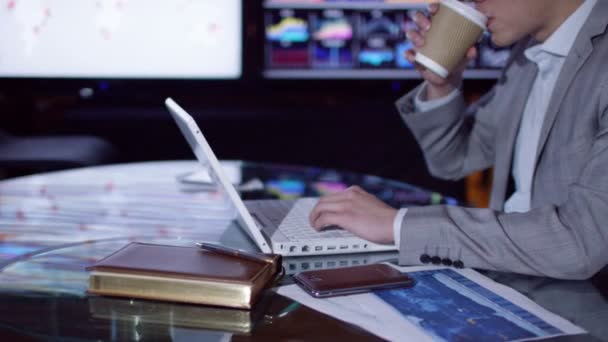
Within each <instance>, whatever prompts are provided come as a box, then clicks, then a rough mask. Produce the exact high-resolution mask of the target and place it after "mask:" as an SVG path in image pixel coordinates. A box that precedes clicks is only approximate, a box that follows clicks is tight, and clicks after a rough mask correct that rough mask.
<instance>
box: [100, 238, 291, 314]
mask: <svg viewBox="0 0 608 342" xmlns="http://www.w3.org/2000/svg"><path fill="white" fill-rule="evenodd" d="M272 257H273V258H272V260H273V262H270V263H269V262H263V261H253V260H250V259H244V258H239V257H236V256H230V255H225V254H218V253H214V252H208V251H204V250H201V249H199V248H196V247H180V246H165V245H154V244H145V243H131V244H128V245H127V246H125V247H124V248H122V249H120V250H118V251H117V252H115V253H113V254H111V255H109V256H108V257H106V258H104V259H102V260H100V261H99V262H97V263H96V264H94V265H92V266H91V267H89V268H88V270H89V271H90V275H89V293H92V294H98V295H108V296H118V297H130V298H144V299H153V300H164V301H175V302H184V303H195V304H205V305H217V306H226V307H234V308H242V309H250V308H251V307H252V305H253V304H254V303H255V302H256V301H257V299H258V298H259V296H260V294H261V292H262V290H263V289H264V288H265V287H266V286H268V285H269V284H270V283H271V282H272V281H273V279H274V278H275V276H276V275H277V274H278V273H279V272H280V270H281V256H280V255H273V256H272Z"/></svg>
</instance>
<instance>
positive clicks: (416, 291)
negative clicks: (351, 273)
mask: <svg viewBox="0 0 608 342" xmlns="http://www.w3.org/2000/svg"><path fill="white" fill-rule="evenodd" d="M394 267H396V266H394ZM397 268H398V269H400V270H402V271H403V272H407V273H408V274H409V275H410V276H411V277H413V278H415V279H416V281H417V283H416V285H415V286H414V287H413V288H406V289H395V290H384V291H377V292H373V293H366V294H359V295H351V296H343V297H333V298H326V299H316V298H313V297H311V296H309V295H308V294H306V293H305V292H304V291H302V290H301V289H300V288H299V287H297V286H296V285H289V286H285V287H282V288H280V289H279V291H278V293H279V294H282V295H284V296H287V297H290V298H292V299H294V300H297V301H299V302H301V303H302V304H304V305H306V306H309V307H311V308H313V309H315V310H318V311H320V312H323V313H325V314H328V315H330V316H333V317H335V318H337V319H340V320H343V321H346V322H349V323H352V324H356V325H359V326H361V327H362V328H364V329H366V330H368V331H370V332H371V333H373V334H375V335H377V336H379V337H382V338H384V339H387V340H391V341H403V340H409V341H453V340H463V341H490V340H500V341H524V340H537V339H540V338H547V337H551V336H559V335H570V334H582V333H584V332H585V331H584V330H583V329H581V328H579V327H577V326H575V325H574V324H572V323H570V322H568V321H567V320H565V319H563V318H561V317H559V316H557V315H555V314H553V313H551V312H549V311H547V310H545V309H543V308H542V307H540V306H539V305H537V304H536V303H534V302H533V301H531V300H530V299H528V298H526V297H525V296H523V295H522V294H520V293H518V292H516V291H514V290H513V289H511V288H509V287H506V286H504V285H501V284H498V283H496V282H494V281H493V280H491V279H489V278H487V277H485V276H483V275H481V274H480V273H478V272H475V271H474V270H471V269H465V270H454V269H450V268H437V267H405V268H402V267H397Z"/></svg>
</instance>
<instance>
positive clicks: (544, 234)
mask: <svg viewBox="0 0 608 342" xmlns="http://www.w3.org/2000/svg"><path fill="white" fill-rule="evenodd" d="M599 89H600V96H599V98H600V99H601V100H600V103H599V108H598V115H597V122H598V129H597V134H596V135H595V138H594V142H593V146H592V150H591V153H589V157H588V160H587V161H586V163H585V165H586V167H584V169H583V170H582V171H581V173H580V175H579V176H578V178H577V180H576V181H575V182H573V183H572V184H571V185H570V186H569V188H568V200H567V201H565V202H564V203H562V204H560V205H559V206H555V205H546V206H542V207H538V208H536V209H533V210H531V211H529V212H527V213H510V214H507V213H503V212H498V211H494V210H491V209H473V208H463V207H456V206H428V207H411V208H409V210H408V213H407V215H406V217H405V219H404V221H403V223H402V230H401V245H400V263H402V264H408V265H411V264H418V263H420V261H419V260H420V256H421V255H422V254H424V253H426V254H431V255H438V256H440V257H449V258H451V259H453V260H456V259H459V260H462V261H463V262H464V264H465V266H467V267H473V268H481V269H489V270H497V271H508V272H516V273H523V274H531V275H540V276H548V277H553V278H563V279H586V278H589V277H591V276H592V275H593V274H595V273H596V272H597V271H599V270H600V269H601V268H602V267H604V266H605V265H606V264H607V263H608V248H606V246H608V223H607V222H608V172H606V170H608V84H604V85H603V86H602V87H600V88H599ZM462 108H463V105H462V104H461V103H455V104H452V107H451V109H450V112H449V113H448V115H447V116H448V118H447V121H448V122H447V123H446V122H444V123H443V124H439V123H434V122H433V121H436V120H438V119H430V120H429V122H428V123H423V122H421V123H418V122H417V123H416V125H417V127H419V128H420V129H422V130H425V131H428V130H431V129H433V128H436V127H435V126H437V127H439V126H441V127H443V126H444V125H445V126H449V125H448V123H450V122H454V123H456V125H457V126H458V128H457V129H458V130H462V129H464V128H462V127H461V124H459V120H460V119H459V118H458V113H457V112H458V111H459V110H460V109H462ZM414 115H418V114H414ZM431 115H439V114H438V113H431ZM414 120H417V119H414ZM444 120H446V119H444ZM420 121H422V120H420ZM440 129H443V132H442V133H443V134H447V135H448V136H450V138H449V139H450V140H452V141H453V143H454V144H456V145H459V147H457V148H455V151H452V149H453V148H452V147H449V146H448V145H446V144H447V143H446V142H439V141H440V140H441V139H439V138H437V139H430V138H429V136H431V135H434V134H435V133H431V132H423V133H422V135H424V136H425V139H423V140H425V142H423V145H424V148H426V149H429V150H431V152H430V154H431V155H433V156H432V157H431V159H433V160H432V162H433V163H436V164H437V165H436V166H435V167H436V168H439V169H441V170H442V172H444V173H447V174H450V175H462V174H465V172H466V171H468V170H470V169H472V168H474V167H479V166H483V165H485V164H487V163H488V162H489V159H488V158H489V155H491V148H490V147H489V146H486V144H488V141H491V139H490V138H489V137H488V134H491V129H490V128H487V129H486V128H484V129H482V130H478V131H477V132H475V130H473V131H472V132H473V133H472V134H476V135H477V136H476V137H473V138H472V139H474V140H475V141H476V143H479V144H480V145H481V146H478V147H476V146H471V145H472V144H471V143H467V142H466V141H464V140H463V139H462V138H460V137H456V135H457V134H456V133H453V134H452V132H451V131H450V129H449V128H440ZM419 134H420V133H419ZM425 151H426V150H425ZM450 151H452V153H454V154H456V153H458V154H460V157H462V156H464V159H465V161H464V162H459V161H458V160H457V159H458V158H452V157H451V155H450ZM471 151H473V153H475V154H478V155H480V156H476V157H473V156H470V155H469V154H470V153H471ZM440 157H445V158H447V159H448V160H449V161H450V163H451V165H449V167H442V166H441V165H440V164H441V159H440ZM564 162H567V161H564Z"/></svg>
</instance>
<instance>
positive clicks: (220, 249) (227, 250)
mask: <svg viewBox="0 0 608 342" xmlns="http://www.w3.org/2000/svg"><path fill="white" fill-rule="evenodd" d="M196 245H197V246H198V247H199V248H200V249H204V250H206V251H210V252H215V253H219V254H224V255H230V256H233V257H237V258H243V259H247V260H252V261H258V262H267V263H269V264H271V263H272V262H273V260H274V259H273V258H272V257H270V256H268V255H266V254H261V253H254V252H248V251H244V250H242V249H238V248H231V247H225V246H222V245H217V244H214V243H208V242H197V243H196Z"/></svg>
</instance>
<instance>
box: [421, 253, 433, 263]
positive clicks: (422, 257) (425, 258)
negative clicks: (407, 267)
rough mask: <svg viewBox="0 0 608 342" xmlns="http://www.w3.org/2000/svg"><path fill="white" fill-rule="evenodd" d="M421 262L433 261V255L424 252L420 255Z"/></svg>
mask: <svg viewBox="0 0 608 342" xmlns="http://www.w3.org/2000/svg"><path fill="white" fill-rule="evenodd" d="M420 262H421V263H423V264H428V263H429V262H431V257H430V256H429V255H428V254H422V255H421V256H420Z"/></svg>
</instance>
